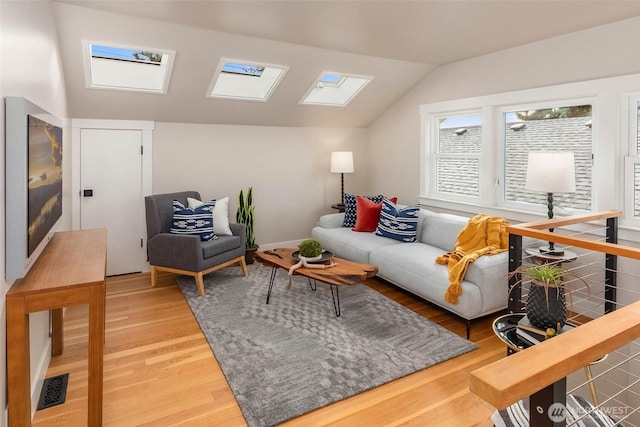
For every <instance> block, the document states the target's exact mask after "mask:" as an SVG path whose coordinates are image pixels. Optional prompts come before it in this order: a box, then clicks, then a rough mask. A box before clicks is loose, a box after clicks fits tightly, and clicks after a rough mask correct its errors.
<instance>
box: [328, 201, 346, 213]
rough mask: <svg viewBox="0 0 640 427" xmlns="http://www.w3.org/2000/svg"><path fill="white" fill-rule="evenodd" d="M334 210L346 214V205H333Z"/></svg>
mask: <svg viewBox="0 0 640 427" xmlns="http://www.w3.org/2000/svg"><path fill="white" fill-rule="evenodd" d="M331 207H332V208H333V209H337V210H338V213H341V212H344V205H342V204H340V203H336V204H335V205H331Z"/></svg>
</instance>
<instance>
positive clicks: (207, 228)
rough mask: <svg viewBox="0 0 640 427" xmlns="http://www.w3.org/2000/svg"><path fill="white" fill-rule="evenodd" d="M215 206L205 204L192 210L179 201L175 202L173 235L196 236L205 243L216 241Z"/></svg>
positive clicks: (209, 203) (208, 203) (172, 224)
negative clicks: (214, 228)
mask: <svg viewBox="0 0 640 427" xmlns="http://www.w3.org/2000/svg"><path fill="white" fill-rule="evenodd" d="M212 211H213V204H212V203H211V202H207V203H204V204H203V205H202V206H200V207H198V208H195V209H191V208H187V207H185V206H184V205H183V204H182V203H180V202H179V201H177V200H174V201H173V220H172V223H171V233H173V234H182V235H196V236H199V237H200V240H201V241H203V242H206V241H209V240H213V239H216V235H215V234H214V232H213V214H212Z"/></svg>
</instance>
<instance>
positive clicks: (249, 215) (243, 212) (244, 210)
mask: <svg viewBox="0 0 640 427" xmlns="http://www.w3.org/2000/svg"><path fill="white" fill-rule="evenodd" d="M254 209H255V206H253V187H249V188H248V190H247V194H246V197H245V195H244V192H243V190H240V195H239V196H238V210H237V211H236V222H238V224H244V225H245V227H246V241H245V248H246V252H245V255H244V259H245V262H246V263H247V264H253V258H254V256H255V253H256V251H257V250H258V245H257V244H256V239H255V235H254V228H253V227H254Z"/></svg>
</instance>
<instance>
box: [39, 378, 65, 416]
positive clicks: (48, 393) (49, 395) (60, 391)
mask: <svg viewBox="0 0 640 427" xmlns="http://www.w3.org/2000/svg"><path fill="white" fill-rule="evenodd" d="M68 382H69V374H62V375H57V376H55V377H50V378H45V380H44V382H43V383H42V390H41V391H40V400H39V401H38V409H37V410H38V411H39V410H41V409H46V408H50V407H52V406H56V405H60V404H62V403H64V401H65V399H66V398H67V383H68Z"/></svg>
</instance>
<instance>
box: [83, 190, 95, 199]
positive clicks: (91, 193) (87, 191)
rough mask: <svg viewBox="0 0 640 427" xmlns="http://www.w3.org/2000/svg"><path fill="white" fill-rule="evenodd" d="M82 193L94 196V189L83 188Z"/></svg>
mask: <svg viewBox="0 0 640 427" xmlns="http://www.w3.org/2000/svg"><path fill="white" fill-rule="evenodd" d="M82 195H83V196H84V197H93V190H82Z"/></svg>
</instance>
